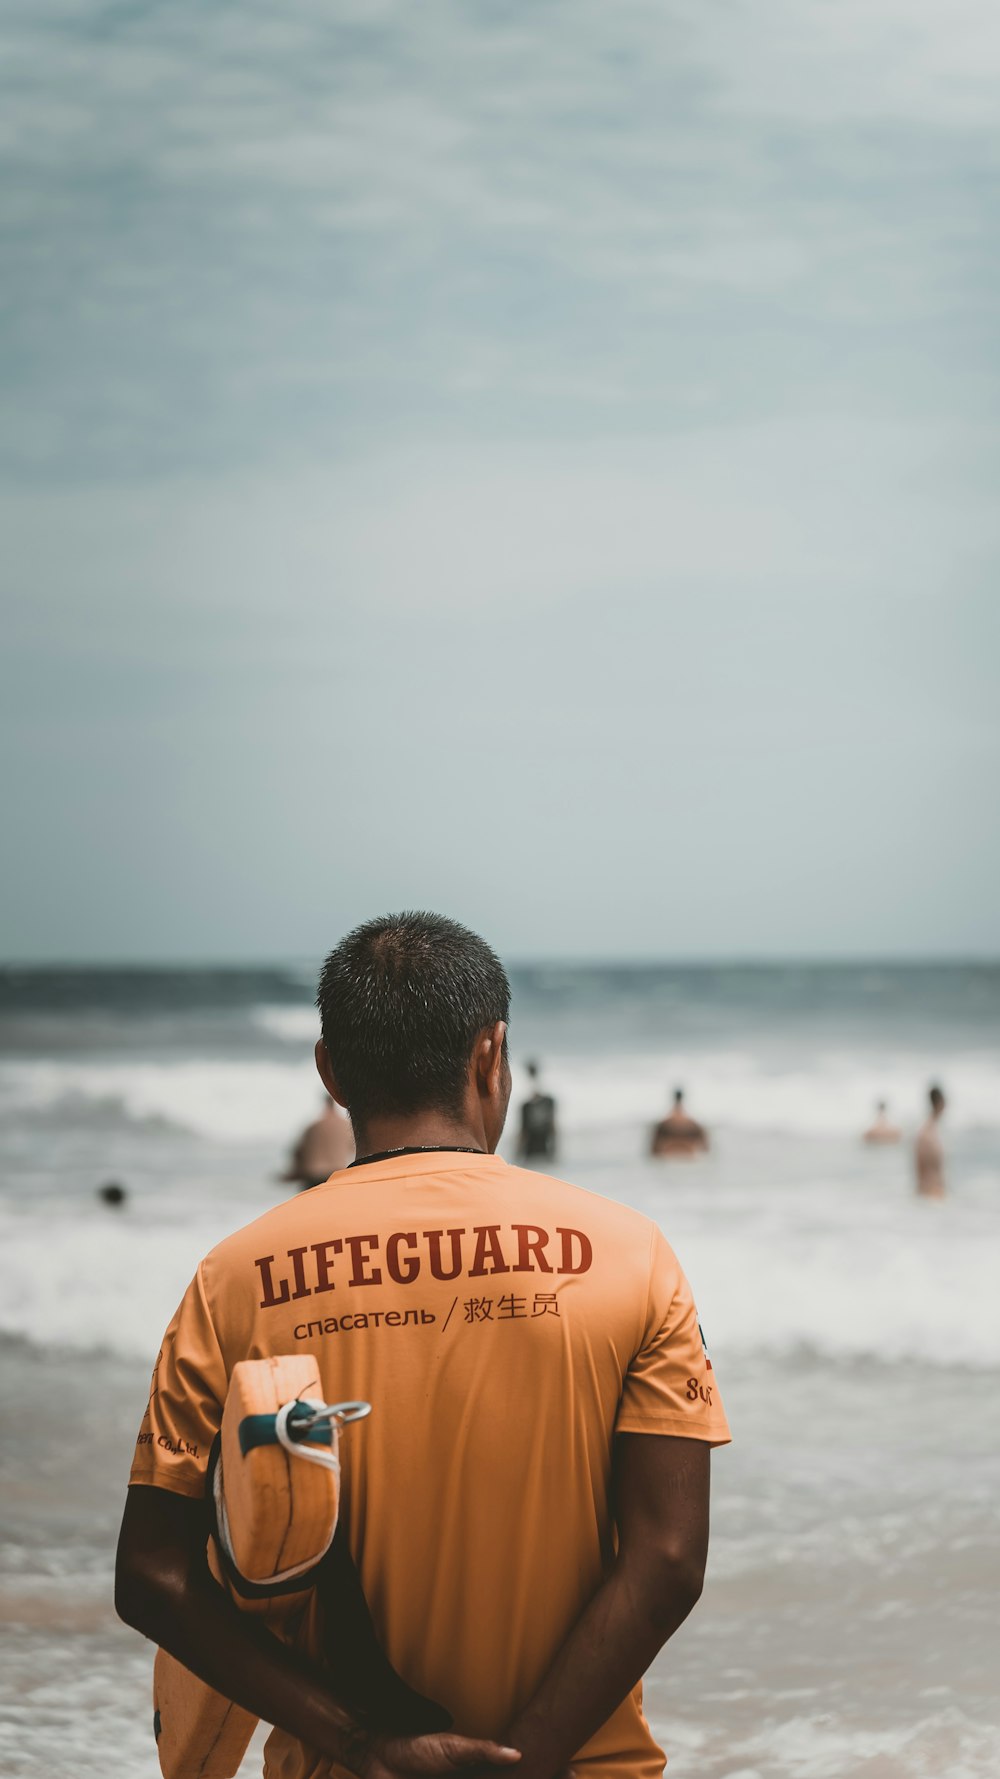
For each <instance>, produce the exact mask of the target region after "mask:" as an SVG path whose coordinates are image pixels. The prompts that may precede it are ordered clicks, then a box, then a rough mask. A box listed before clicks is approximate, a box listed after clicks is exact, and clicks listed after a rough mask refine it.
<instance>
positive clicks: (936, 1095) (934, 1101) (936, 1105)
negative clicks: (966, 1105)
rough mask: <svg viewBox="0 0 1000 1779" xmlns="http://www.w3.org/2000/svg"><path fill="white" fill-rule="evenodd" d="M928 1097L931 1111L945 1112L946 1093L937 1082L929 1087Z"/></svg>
mask: <svg viewBox="0 0 1000 1779" xmlns="http://www.w3.org/2000/svg"><path fill="white" fill-rule="evenodd" d="M927 1098H928V1099H929V1100H930V1102H931V1111H932V1112H943V1111H944V1093H943V1092H942V1090H941V1088H940V1087H938V1086H937V1085H936V1084H935V1086H933V1087H931V1088H929V1089H928V1091H927Z"/></svg>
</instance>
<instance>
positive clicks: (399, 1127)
mask: <svg viewBox="0 0 1000 1779" xmlns="http://www.w3.org/2000/svg"><path fill="white" fill-rule="evenodd" d="M486 1148H487V1145H486V1134H485V1132H484V1130H483V1128H482V1125H481V1124H473V1123H471V1122H470V1121H468V1120H466V1119H465V1118H455V1117H452V1116H449V1114H448V1113H447V1112H433V1111H428V1112H414V1113H412V1114H411V1115H410V1116H408V1117H405V1118H372V1119H370V1120H369V1122H368V1123H367V1124H366V1125H365V1128H364V1130H361V1131H358V1132H357V1154H358V1159H359V1160H360V1159H361V1158H362V1157H363V1156H365V1155H385V1154H387V1153H390V1152H391V1151H392V1150H394V1149H479V1150H482V1152H483V1153H484V1154H485V1153H486Z"/></svg>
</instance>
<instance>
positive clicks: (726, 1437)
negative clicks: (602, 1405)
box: [615, 1229, 732, 1445]
mask: <svg viewBox="0 0 1000 1779" xmlns="http://www.w3.org/2000/svg"><path fill="white" fill-rule="evenodd" d="M615 1431H616V1432H617V1433H670V1434H673V1435H674V1436H675V1437H680V1438H686V1439H702V1440H704V1441H705V1442H706V1444H708V1445H728V1444H729V1441H730V1439H731V1438H732V1435H731V1433H730V1431H729V1424H728V1422H727V1420H726V1411H725V1409H724V1408H723V1406H722V1398H721V1396H720V1395H719V1386H718V1383H717V1382H716V1376H715V1372H714V1371H713V1369H712V1361H711V1360H710V1359H709V1356H708V1353H707V1351H706V1349H705V1343H704V1341H703V1339H702V1334H701V1328H700V1327H699V1324H698V1312H697V1310H696V1309H695V1306H694V1298H693V1297H692V1295H691V1287H690V1285H689V1284H688V1282H687V1279H686V1278H685V1277H684V1274H683V1272H682V1271H681V1267H680V1263H679V1261H678V1259H677V1256H676V1255H675V1254H674V1252H673V1250H672V1249H671V1248H670V1247H669V1245H668V1243H667V1242H666V1241H665V1240H664V1238H663V1236H662V1235H661V1233H660V1231H659V1230H658V1229H654V1231H653V1237H652V1242H651V1248H650V1272H649V1292H648V1298H647V1308H646V1324H645V1328H644V1330H643V1335H642V1342H641V1345H640V1347H639V1350H638V1352H637V1353H636V1354H635V1357H634V1358H633V1360H632V1363H631V1365H630V1366H629V1368H628V1372H627V1374H626V1377H625V1383H624V1387H623V1390H622V1399H621V1403H620V1406H619V1410H618V1420H617V1422H616V1426H615Z"/></svg>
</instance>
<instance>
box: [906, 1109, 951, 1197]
mask: <svg viewBox="0 0 1000 1779" xmlns="http://www.w3.org/2000/svg"><path fill="white" fill-rule="evenodd" d="M927 1098H928V1100H929V1101H930V1108H931V1109H930V1113H929V1115H928V1118H927V1121H926V1123H925V1124H923V1125H922V1126H921V1128H920V1132H919V1135H918V1137H917V1144H916V1149H915V1150H914V1160H915V1162H916V1169H917V1192H918V1194H919V1196H920V1197H921V1198H944V1197H945V1183H944V1150H943V1149H942V1147H941V1133H940V1131H939V1129H938V1126H939V1124H940V1122H941V1118H942V1116H943V1114H944V1108H945V1104H946V1101H945V1097H944V1094H943V1093H942V1091H941V1089H940V1087H936V1086H935V1087H932V1088H931V1089H930V1091H929V1092H928V1095H927Z"/></svg>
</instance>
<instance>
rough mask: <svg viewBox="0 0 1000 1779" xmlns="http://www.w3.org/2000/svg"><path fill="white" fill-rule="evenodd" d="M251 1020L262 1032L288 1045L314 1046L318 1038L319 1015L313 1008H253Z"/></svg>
mask: <svg viewBox="0 0 1000 1779" xmlns="http://www.w3.org/2000/svg"><path fill="white" fill-rule="evenodd" d="M251 1018H252V1020H253V1022H254V1024H255V1025H256V1026H259V1027H260V1029H261V1030H262V1031H265V1032H270V1033H271V1034H272V1036H274V1037H276V1038H283V1039H284V1040H285V1042H286V1043H289V1044H304V1043H309V1044H315V1042H316V1039H317V1038H318V1037H319V1014H318V1013H317V1012H316V1010H315V1008H314V1007H274V1006H270V1005H267V1004H265V1005H262V1006H260V1007H255V1008H254V1009H253V1012H252V1014H251Z"/></svg>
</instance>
